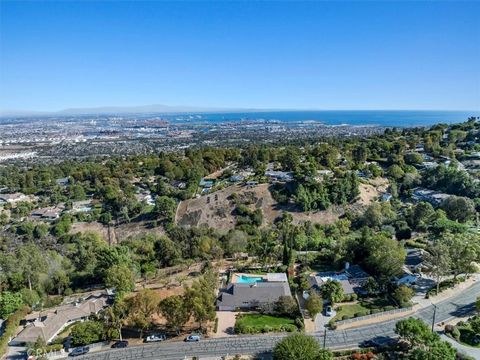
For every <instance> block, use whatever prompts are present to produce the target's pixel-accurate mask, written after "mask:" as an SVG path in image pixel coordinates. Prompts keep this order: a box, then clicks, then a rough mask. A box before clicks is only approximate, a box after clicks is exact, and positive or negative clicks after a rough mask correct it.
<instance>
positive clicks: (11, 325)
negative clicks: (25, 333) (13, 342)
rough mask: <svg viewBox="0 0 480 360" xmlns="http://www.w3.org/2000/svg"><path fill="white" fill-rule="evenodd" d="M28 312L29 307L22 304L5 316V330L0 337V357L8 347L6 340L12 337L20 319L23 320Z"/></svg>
mask: <svg viewBox="0 0 480 360" xmlns="http://www.w3.org/2000/svg"><path fill="white" fill-rule="evenodd" d="M29 312H30V308H29V307H28V306H24V307H21V308H20V309H18V310H17V311H15V312H14V313H13V314H12V315H10V316H9V317H8V318H7V320H6V325H5V330H4V332H3V334H2V336H1V337H0V357H3V355H5V353H6V351H7V347H8V341H9V339H10V338H11V337H13V335H15V331H16V330H17V327H18V326H19V325H20V320H23V319H24V318H25V316H27V314H28V313H29Z"/></svg>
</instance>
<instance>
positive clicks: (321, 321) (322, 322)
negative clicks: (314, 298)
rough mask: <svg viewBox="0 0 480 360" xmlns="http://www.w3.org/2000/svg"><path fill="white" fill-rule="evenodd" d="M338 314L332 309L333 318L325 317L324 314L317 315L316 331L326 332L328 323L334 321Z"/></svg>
mask: <svg viewBox="0 0 480 360" xmlns="http://www.w3.org/2000/svg"><path fill="white" fill-rule="evenodd" d="M335 315H337V312H336V311H335V310H333V309H332V315H331V316H325V315H323V313H320V314H317V316H316V317H315V331H324V330H325V328H327V327H328V322H329V321H330V320H332V319H333V318H334V317H335Z"/></svg>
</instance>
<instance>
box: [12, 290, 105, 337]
mask: <svg viewBox="0 0 480 360" xmlns="http://www.w3.org/2000/svg"><path fill="white" fill-rule="evenodd" d="M109 304H110V296H109V295H108V293H107V292H106V291H101V292H98V293H94V294H90V295H89V296H88V297H86V298H85V299H77V301H76V302H74V303H71V304H68V305H63V306H59V307H56V308H53V309H48V310H45V311H41V312H40V313H35V314H32V315H30V316H28V317H27V318H26V319H25V321H26V324H25V326H24V328H23V330H22V331H21V332H20V333H19V334H18V335H17V337H15V338H14V339H13V340H12V341H11V342H10V345H17V346H18V345H23V344H28V343H34V342H35V341H37V339H38V338H41V339H43V340H44V341H45V342H46V343H49V342H51V341H52V340H53V339H54V338H55V336H57V335H58V334H59V333H60V332H61V331H62V330H63V329H64V328H65V327H66V326H68V325H70V324H72V323H74V322H77V321H83V320H86V319H88V317H89V316H90V315H93V314H98V313H99V312H100V311H101V310H103V309H104V308H105V307H107V306H108V305H109Z"/></svg>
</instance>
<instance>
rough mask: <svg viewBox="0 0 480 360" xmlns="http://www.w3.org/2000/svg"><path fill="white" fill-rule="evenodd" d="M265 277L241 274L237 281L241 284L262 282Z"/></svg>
mask: <svg viewBox="0 0 480 360" xmlns="http://www.w3.org/2000/svg"><path fill="white" fill-rule="evenodd" d="M262 281H263V278H262V277H259V276H245V275H241V276H239V277H238V278H237V283H240V284H253V283H256V282H262Z"/></svg>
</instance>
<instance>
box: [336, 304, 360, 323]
mask: <svg viewBox="0 0 480 360" xmlns="http://www.w3.org/2000/svg"><path fill="white" fill-rule="evenodd" d="M339 308H340V309H341V310H337V314H336V315H335V317H334V318H333V320H334V321H337V320H342V317H343V316H345V315H347V316H348V317H350V318H352V317H353V315H355V314H356V313H359V312H363V311H367V310H368V308H366V307H364V306H362V305H360V304H353V305H340V306H339Z"/></svg>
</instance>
